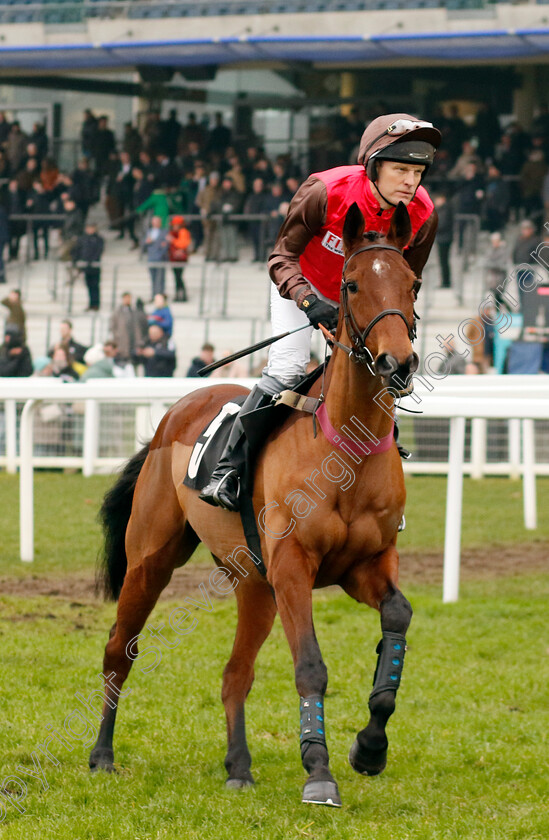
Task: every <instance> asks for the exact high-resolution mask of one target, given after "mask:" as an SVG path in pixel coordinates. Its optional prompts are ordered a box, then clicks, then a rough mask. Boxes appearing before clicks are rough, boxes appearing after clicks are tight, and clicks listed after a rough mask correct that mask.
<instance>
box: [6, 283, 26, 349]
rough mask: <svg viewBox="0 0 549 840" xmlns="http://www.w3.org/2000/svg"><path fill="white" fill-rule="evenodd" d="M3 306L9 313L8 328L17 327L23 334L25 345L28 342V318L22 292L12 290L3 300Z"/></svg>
mask: <svg viewBox="0 0 549 840" xmlns="http://www.w3.org/2000/svg"><path fill="white" fill-rule="evenodd" d="M2 306H5V307H6V309H7V310H8V313H9V314H8V317H7V318H6V326H8V325H11V326H14V327H17V329H18V330H19V332H20V333H21V338H22V340H23V343H25V342H26V340H27V330H26V327H25V322H26V320H27V316H26V314H25V310H24V309H23V304H22V303H21V292H20V291H19V289H12V290H11V291H10V292H9V293H8V295H7V297H5V298H4V299H3V301H2Z"/></svg>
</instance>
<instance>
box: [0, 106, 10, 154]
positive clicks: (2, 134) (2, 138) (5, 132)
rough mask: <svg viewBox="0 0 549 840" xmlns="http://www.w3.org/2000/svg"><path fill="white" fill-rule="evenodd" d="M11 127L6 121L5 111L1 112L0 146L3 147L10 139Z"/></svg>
mask: <svg viewBox="0 0 549 840" xmlns="http://www.w3.org/2000/svg"><path fill="white" fill-rule="evenodd" d="M10 129H11V125H10V123H9V122H8V120H7V119H6V114H5V113H4V111H0V146H3V145H4V144H5V142H6V140H7V139H8V136H9V133H10Z"/></svg>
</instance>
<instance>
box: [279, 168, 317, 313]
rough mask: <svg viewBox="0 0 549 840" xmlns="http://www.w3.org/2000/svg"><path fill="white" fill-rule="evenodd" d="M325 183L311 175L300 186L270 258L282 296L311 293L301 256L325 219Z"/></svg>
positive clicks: (298, 297) (302, 295)
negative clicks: (302, 267)
mask: <svg viewBox="0 0 549 840" xmlns="http://www.w3.org/2000/svg"><path fill="white" fill-rule="evenodd" d="M327 203H328V199H327V195H326V185H325V184H324V183H323V182H322V181H320V180H319V179H318V178H314V177H310V178H307V180H306V181H304V183H303V184H302V185H301V186H300V188H299V189H298V191H297V192H296V194H295V195H294V197H293V198H292V201H291V203H290V207H289V209H288V215H287V216H286V218H285V220H284V222H283V223H282V227H281V228H280V231H279V233H278V238H277V240H276V242H275V245H274V249H273V252H272V253H271V255H270V257H269V260H268V263H267V265H268V268H269V274H270V275H271V280H272V281H273V283H274V284H275V285H276V286H277V288H278V291H279V292H280V294H281V296H282V297H283V298H291V299H293V300H295V301H296V303H297V304H298V305H299V303H300V302H301V300H300V299H302V298H304V297H305V296H306V295H307V294H310V293H311V288H310V286H309V284H308V283H307V281H306V280H305V278H304V277H303V275H302V273H301V267H300V265H299V258H300V256H301V254H302V253H303V251H304V250H305V248H306V247H307V245H308V243H309V242H310V241H311V239H312V238H313V236H315V234H317V233H318V232H319V230H320V229H321V228H322V226H323V225H324V222H325V220H326V208H327Z"/></svg>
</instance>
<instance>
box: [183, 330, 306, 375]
mask: <svg viewBox="0 0 549 840" xmlns="http://www.w3.org/2000/svg"><path fill="white" fill-rule="evenodd" d="M310 326H311V324H309V323H307V324H303V325H302V326H301V327H296V328H295V330H289V331H288V332H285V333H280V335H273V336H272V337H271V338H265V339H264V340H263V341H258V342H257V344H252V346H251V347H246V348H245V349H244V350H239V351H238V353H232V354H231V355H230V356H225V358H224V359H219V361H217V362H212V363H211V365H206V367H203V368H200V370H199V371H198V375H199V376H206V374H208V373H209V372H210V371H211V370H215V369H216V368H219V367H223V365H228V364H229V363H230V362H234V361H235V360H236V359H241V358H242V356H249V354H250V353H255V351H256V350H261V349H262V348H263V347H268V346H269V344H274V342H275V341H280V339H281V338H286V336H288V335H293V334H294V333H296V332H299V331H300V330H305V329H307V327H310Z"/></svg>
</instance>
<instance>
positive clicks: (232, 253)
mask: <svg viewBox="0 0 549 840" xmlns="http://www.w3.org/2000/svg"><path fill="white" fill-rule="evenodd" d="M241 204H242V196H241V195H240V193H239V192H238V190H236V189H235V186H234V184H233V179H232V178H231V177H230V176H229V175H224V176H223V180H222V182H221V190H220V192H219V195H217V196H216V197H215V198H214V200H213V201H212V203H211V205H210V212H211V213H214V214H215V213H220V214H221V216H222V221H221V225H220V229H219V253H218V259H219V260H220V261H221V262H237V261H238V224H237V223H236V222H234V221H231V219H230V216H232V215H233V214H235V213H239V212H240V207H241Z"/></svg>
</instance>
